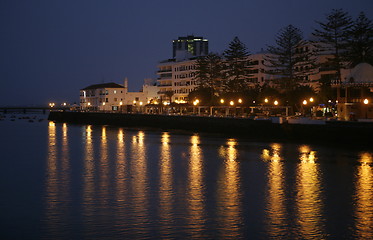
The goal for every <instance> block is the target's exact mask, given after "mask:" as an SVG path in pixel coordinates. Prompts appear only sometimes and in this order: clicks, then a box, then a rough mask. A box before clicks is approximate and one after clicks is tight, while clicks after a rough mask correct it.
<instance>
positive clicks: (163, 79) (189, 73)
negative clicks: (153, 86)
mask: <svg viewBox="0 0 373 240" xmlns="http://www.w3.org/2000/svg"><path fill="white" fill-rule="evenodd" d="M196 61H197V60H196V58H176V59H170V60H166V61H163V62H161V63H160V64H159V65H158V69H159V70H158V72H157V74H158V76H159V77H158V88H159V91H158V95H159V98H160V99H161V101H162V102H167V103H169V102H170V101H171V102H176V103H185V102H187V101H188V95H189V93H190V92H192V91H193V90H194V89H195V88H196V87H197V83H196V80H195V79H194V75H195V73H194V71H195V69H196ZM170 97H171V99H170Z"/></svg>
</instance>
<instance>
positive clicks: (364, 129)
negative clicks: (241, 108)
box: [48, 111, 373, 148]
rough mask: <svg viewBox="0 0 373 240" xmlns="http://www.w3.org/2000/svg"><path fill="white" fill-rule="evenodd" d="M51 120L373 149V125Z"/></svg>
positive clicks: (166, 118)
mask: <svg viewBox="0 0 373 240" xmlns="http://www.w3.org/2000/svg"><path fill="white" fill-rule="evenodd" d="M48 119H49V120H51V121H55V122H67V123H75V124H92V125H116V126H122V127H129V128H134V127H135V128H154V129H162V130H185V131H192V132H201V133H217V134H223V135H227V136H232V137H233V136H242V137H245V138H247V139H252V140H269V141H297V142H299V141H302V142H319V143H343V144H352V145H365V146H372V148H373V143H372V140H371V139H372V137H373V123H358V122H337V121H335V122H327V123H326V124H324V125H319V124H289V123H283V124H278V123H272V122H271V121H270V120H253V119H247V118H220V117H199V116H173V115H151V114H126V113H100V112H62V111H61V112H59V111H55V112H50V114H49V118H48Z"/></svg>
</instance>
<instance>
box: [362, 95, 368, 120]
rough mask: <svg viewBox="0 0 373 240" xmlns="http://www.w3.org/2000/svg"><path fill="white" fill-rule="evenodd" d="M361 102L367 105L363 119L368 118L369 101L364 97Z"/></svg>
mask: <svg viewBox="0 0 373 240" xmlns="http://www.w3.org/2000/svg"><path fill="white" fill-rule="evenodd" d="M363 102H364V104H365V105H366V106H367V107H365V119H367V118H368V103H369V100H368V99H367V98H366V99H364V101H363Z"/></svg>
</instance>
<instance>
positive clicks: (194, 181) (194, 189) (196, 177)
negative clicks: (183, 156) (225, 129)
mask: <svg viewBox="0 0 373 240" xmlns="http://www.w3.org/2000/svg"><path fill="white" fill-rule="evenodd" d="M190 143H191V146H190V150H189V156H190V158H189V168H188V178H189V179H188V182H189V186H188V208H189V221H190V222H189V225H190V228H191V237H192V238H198V237H202V235H201V234H202V230H203V225H204V221H205V218H204V216H205V212H204V195H203V186H204V184H203V154H202V149H201V147H200V146H199V144H200V138H199V136H198V135H193V136H191V137H190Z"/></svg>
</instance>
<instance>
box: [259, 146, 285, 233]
mask: <svg viewBox="0 0 373 240" xmlns="http://www.w3.org/2000/svg"><path fill="white" fill-rule="evenodd" d="M281 147H282V146H281V145H280V144H278V143H274V144H272V145H271V149H264V150H263V152H262V156H261V157H262V159H264V160H265V161H267V162H268V164H269V165H268V173H267V177H268V190H267V199H268V200H267V201H268V202H267V206H266V213H267V219H266V225H267V228H268V230H267V232H268V235H270V236H272V237H273V238H276V237H278V236H284V235H286V231H287V227H286V208H285V201H286V199H285V187H284V184H285V183H284V178H285V176H284V175H285V174H284V163H283V162H282V161H281V160H282V157H281Z"/></svg>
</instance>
